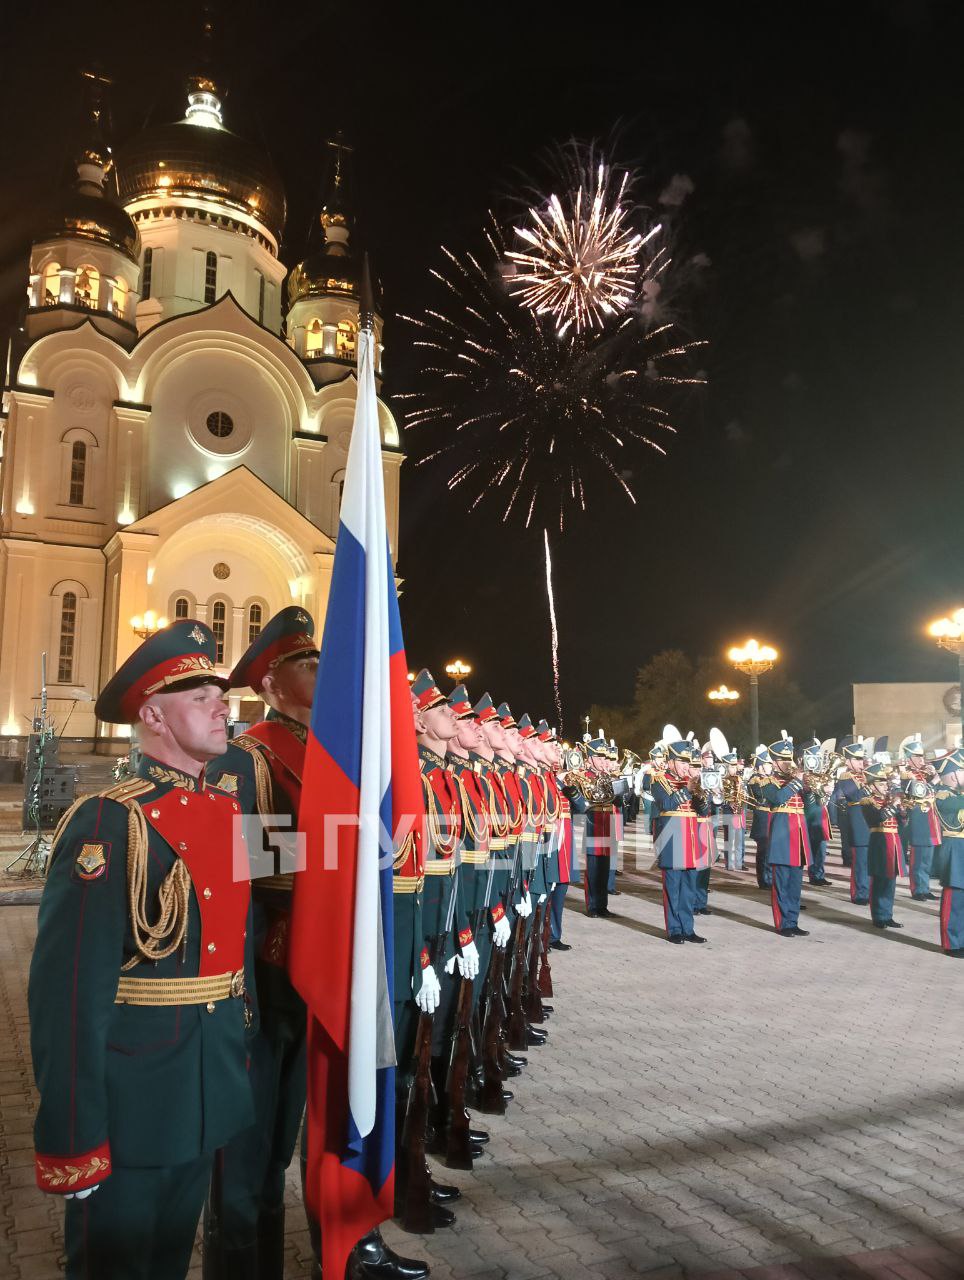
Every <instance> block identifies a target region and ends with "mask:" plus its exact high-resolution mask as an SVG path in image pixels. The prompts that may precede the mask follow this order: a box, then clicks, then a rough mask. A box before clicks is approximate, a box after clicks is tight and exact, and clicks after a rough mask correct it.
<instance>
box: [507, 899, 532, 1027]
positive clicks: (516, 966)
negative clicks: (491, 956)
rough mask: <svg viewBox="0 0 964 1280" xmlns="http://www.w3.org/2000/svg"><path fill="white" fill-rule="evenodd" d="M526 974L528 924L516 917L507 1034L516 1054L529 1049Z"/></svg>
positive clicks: (521, 918)
mask: <svg viewBox="0 0 964 1280" xmlns="http://www.w3.org/2000/svg"><path fill="white" fill-rule="evenodd" d="M525 973H526V922H525V920H524V919H523V917H522V916H517V917H516V922H515V937H514V938H513V941H512V976H511V980H510V983H509V1022H508V1027H507V1028H506V1034H507V1036H508V1040H509V1048H510V1049H512V1050H513V1051H515V1052H518V1051H520V1050H521V1051H523V1052H524V1051H525V1050H526V1049H528V1047H529V1032H528V1030H527V1024H526V1014H525V1006H524V1004H523V983H524V982H525Z"/></svg>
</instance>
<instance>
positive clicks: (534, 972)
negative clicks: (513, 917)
mask: <svg viewBox="0 0 964 1280" xmlns="http://www.w3.org/2000/svg"><path fill="white" fill-rule="evenodd" d="M541 956H542V907H539V906H537V907H536V908H535V910H534V911H533V913H532V933H531V934H530V935H529V954H528V956H527V958H526V986H525V1011H526V1019H527V1020H528V1021H529V1022H535V1023H539V1022H545V1020H546V1015H545V1014H544V1013H543V1012H542V997H541V996H540V995H539V960H540V958H541Z"/></svg>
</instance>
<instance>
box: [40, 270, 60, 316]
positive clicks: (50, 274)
mask: <svg viewBox="0 0 964 1280" xmlns="http://www.w3.org/2000/svg"><path fill="white" fill-rule="evenodd" d="M59 301H60V263H59V262H48V263H47V265H46V266H45V267H44V283H43V290H42V292H41V295H40V302H41V305H42V306H45V307H55V306H56V305H57V303H58V302H59Z"/></svg>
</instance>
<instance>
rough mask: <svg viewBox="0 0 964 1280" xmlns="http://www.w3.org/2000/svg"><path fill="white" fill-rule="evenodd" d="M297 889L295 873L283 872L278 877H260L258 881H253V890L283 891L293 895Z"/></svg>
mask: <svg viewBox="0 0 964 1280" xmlns="http://www.w3.org/2000/svg"><path fill="white" fill-rule="evenodd" d="M294 887H295V873H294V872H293V871H283V872H282V873H281V874H280V875H277V876H258V878H257V879H256V880H252V881H251V888H252V889H281V890H283V891H284V892H285V893H291V891H292V890H293V889H294Z"/></svg>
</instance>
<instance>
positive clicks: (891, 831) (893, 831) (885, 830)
mask: <svg viewBox="0 0 964 1280" xmlns="http://www.w3.org/2000/svg"><path fill="white" fill-rule="evenodd" d="M870 830H871V831H876V832H878V833H882V834H884V835H888V836H895V835H897V824H896V822H895V823H894V825H893V826H892V827H871V828H870Z"/></svg>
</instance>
